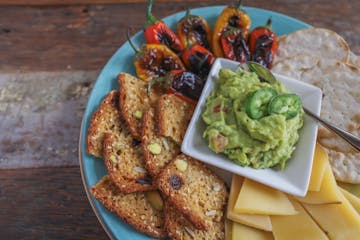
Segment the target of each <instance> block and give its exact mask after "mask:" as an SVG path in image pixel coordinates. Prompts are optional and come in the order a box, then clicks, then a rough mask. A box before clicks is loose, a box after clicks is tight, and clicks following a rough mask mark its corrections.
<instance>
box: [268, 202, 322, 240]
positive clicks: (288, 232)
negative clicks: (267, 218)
mask: <svg viewBox="0 0 360 240" xmlns="http://www.w3.org/2000/svg"><path fill="white" fill-rule="evenodd" d="M292 204H293V206H294V207H295V209H296V211H298V212H299V213H298V214H296V215H288V216H275V215H274V216H271V224H272V226H273V235H274V238H275V239H276V240H289V239H291V240H303V239H316V240H328V239H329V238H328V237H327V236H326V234H325V233H324V232H323V231H322V230H321V229H320V228H319V226H318V225H317V224H316V222H314V220H313V219H312V218H311V217H310V216H309V215H308V213H307V212H306V211H305V209H304V208H303V207H302V206H301V205H300V203H298V202H296V201H292Z"/></svg>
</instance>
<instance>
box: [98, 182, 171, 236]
mask: <svg viewBox="0 0 360 240" xmlns="http://www.w3.org/2000/svg"><path fill="white" fill-rule="evenodd" d="M91 193H92V194H93V195H94V197H95V198H96V199H97V200H98V201H99V202H101V203H102V204H103V205H104V206H105V207H106V209H108V210H109V211H111V212H114V213H115V214H117V215H118V216H119V217H120V218H121V219H122V220H124V221H125V222H127V223H128V224H130V225H131V226H133V227H134V228H135V229H136V230H137V231H139V232H142V233H145V234H147V235H149V236H151V237H155V238H163V237H165V236H166V232H165V228H164V212H163V211H162V210H157V209H156V208H154V207H153V206H152V204H151V203H150V202H149V201H148V200H147V198H146V197H145V194H144V193H143V192H139V193H130V194H124V193H122V192H121V191H120V190H119V188H118V187H117V186H116V185H115V184H114V183H113V182H112V181H111V179H110V177H109V176H107V175H106V176H105V177H103V178H102V179H101V180H100V181H99V182H98V183H97V184H96V185H95V186H93V187H92V188H91Z"/></svg>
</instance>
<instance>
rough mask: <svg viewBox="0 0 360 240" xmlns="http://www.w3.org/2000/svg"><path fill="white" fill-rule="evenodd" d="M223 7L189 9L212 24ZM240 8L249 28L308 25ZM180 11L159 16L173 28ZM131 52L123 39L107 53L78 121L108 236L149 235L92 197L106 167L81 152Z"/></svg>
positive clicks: (131, 239) (128, 239)
mask: <svg viewBox="0 0 360 240" xmlns="http://www.w3.org/2000/svg"><path fill="white" fill-rule="evenodd" d="M224 7H225V6H213V7H204V8H197V9H192V10H191V13H192V14H194V15H199V16H202V17H203V18H205V19H206V20H207V21H208V22H209V24H210V25H211V26H212V27H213V25H214V23H215V20H216V18H217V17H218V16H219V14H220V13H221V11H222V9H223V8H224ZM244 9H245V10H246V11H247V12H248V14H249V15H250V17H251V20H252V28H254V27H256V26H260V25H264V24H265V23H266V21H267V19H268V18H269V17H270V16H271V17H272V25H273V30H274V31H275V32H276V34H277V35H283V34H288V33H291V32H293V31H296V30H299V29H303V28H308V27H310V25H308V24H306V23H304V22H301V21H299V20H297V19H294V18H291V17H288V16H285V15H282V14H279V13H275V12H271V11H267V10H262V9H257V8H244ZM144 11H145V10H144ZM184 14H185V12H179V13H176V14H173V15H171V16H169V17H166V18H164V19H163V20H164V22H165V23H166V24H167V25H168V26H170V27H171V28H172V29H175V26H176V23H177V22H178V20H180V19H181V18H182V17H183V16H184ZM132 40H133V41H134V43H135V44H136V45H139V46H140V45H141V43H143V42H144V37H143V33H142V31H140V32H138V33H137V34H135V35H134V37H133V39H132ZM133 56H134V52H133V50H132V48H131V47H130V45H129V44H128V43H125V44H124V45H122V46H121V47H120V48H119V49H118V50H117V51H116V52H115V54H114V55H113V56H112V57H111V59H110V60H109V61H108V63H107V64H106V65H105V67H104V68H103V70H102V71H101V73H100V75H99V77H98V79H97V80H96V82H95V85H94V87H93V89H92V92H91V94H90V97H89V101H88V104H87V107H86V110H85V114H84V118H83V122H82V127H81V133H80V142H79V158H80V168H81V174H82V179H83V183H84V187H85V191H86V193H87V195H88V198H89V201H90V204H91V205H92V207H93V210H94V212H95V214H96V215H97V217H98V219H99V221H100V223H101V224H102V226H103V227H104V229H105V231H106V232H107V233H108V235H109V237H110V238H111V239H119V240H146V239H153V238H149V237H147V236H145V235H143V234H141V233H138V232H137V231H135V230H134V229H133V228H132V227H130V226H129V225H127V224H126V223H124V222H123V221H121V220H120V219H119V218H118V217H117V216H115V215H114V214H112V213H110V212H108V211H107V210H106V209H105V208H104V207H103V206H102V205H101V204H100V203H99V202H98V201H96V200H95V199H94V198H93V196H92V195H91V193H89V189H90V187H91V186H93V185H94V184H96V183H97V182H98V181H99V180H100V179H101V177H103V176H104V175H105V174H106V167H105V165H104V163H103V160H101V159H96V158H94V157H91V156H89V155H87V154H86V153H85V149H86V148H85V139H86V131H87V129H88V126H89V122H90V117H91V115H92V113H93V112H94V111H95V110H96V108H97V107H98V105H99V104H100V102H101V100H102V99H103V98H104V97H105V95H106V94H107V93H108V92H109V91H110V90H112V89H116V88H117V87H118V84H117V81H116V76H117V75H118V74H119V73H120V72H127V73H130V74H133V75H135V69H134V66H133V64H132V62H133Z"/></svg>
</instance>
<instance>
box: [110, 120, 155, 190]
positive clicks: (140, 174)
mask: <svg viewBox="0 0 360 240" xmlns="http://www.w3.org/2000/svg"><path fill="white" fill-rule="evenodd" d="M104 160H105V165H106V167H107V169H108V172H109V176H110V177H111V179H112V181H113V182H114V183H115V184H116V185H117V186H118V187H119V189H120V190H121V191H122V192H124V193H132V192H139V191H149V190H153V189H156V187H155V185H154V184H153V183H152V180H151V177H150V176H149V173H148V172H147V171H146V169H145V168H144V157H143V153H142V150H141V143H140V142H139V141H137V140H136V139H134V138H133V137H132V136H131V134H130V132H129V131H128V130H127V129H126V127H125V128H124V129H123V131H121V133H120V134H119V135H114V134H109V133H106V134H105V137H104Z"/></svg>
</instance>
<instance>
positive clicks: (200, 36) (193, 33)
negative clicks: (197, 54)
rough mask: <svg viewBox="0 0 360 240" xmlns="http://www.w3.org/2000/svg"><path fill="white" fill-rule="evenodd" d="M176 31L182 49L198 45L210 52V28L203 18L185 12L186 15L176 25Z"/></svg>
mask: <svg viewBox="0 0 360 240" xmlns="http://www.w3.org/2000/svg"><path fill="white" fill-rule="evenodd" d="M176 31H177V34H178V36H179V39H180V41H181V43H182V45H183V46H184V47H189V46H188V45H189V44H190V45H195V44H199V45H201V46H202V47H204V48H206V49H208V50H210V40H211V29H210V26H209V24H208V22H207V21H206V20H205V19H204V18H202V17H200V16H197V15H192V14H190V10H187V11H186V15H185V16H184V17H183V18H181V19H180V21H179V22H178V23H177V25H176Z"/></svg>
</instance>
